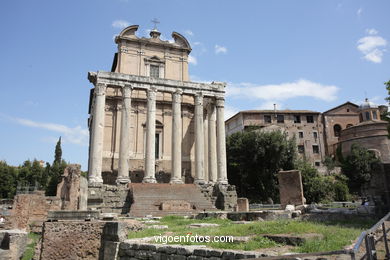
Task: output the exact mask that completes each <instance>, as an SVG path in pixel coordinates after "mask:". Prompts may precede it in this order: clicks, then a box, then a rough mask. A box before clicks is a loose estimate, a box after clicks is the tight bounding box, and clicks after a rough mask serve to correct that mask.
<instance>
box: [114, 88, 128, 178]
mask: <svg viewBox="0 0 390 260" xmlns="http://www.w3.org/2000/svg"><path fill="white" fill-rule="evenodd" d="M130 121H131V87H130V86H124V87H123V88H122V116H121V134H120V146H119V166H118V178H117V182H118V183H128V182H130V178H129V155H130V126H131V125H130V124H131V123H130Z"/></svg>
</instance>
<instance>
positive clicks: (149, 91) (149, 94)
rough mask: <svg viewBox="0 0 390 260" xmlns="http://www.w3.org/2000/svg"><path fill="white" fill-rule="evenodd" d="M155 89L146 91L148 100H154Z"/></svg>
mask: <svg viewBox="0 0 390 260" xmlns="http://www.w3.org/2000/svg"><path fill="white" fill-rule="evenodd" d="M156 94H157V88H154V87H151V88H149V89H148V91H147V96H148V100H156Z"/></svg>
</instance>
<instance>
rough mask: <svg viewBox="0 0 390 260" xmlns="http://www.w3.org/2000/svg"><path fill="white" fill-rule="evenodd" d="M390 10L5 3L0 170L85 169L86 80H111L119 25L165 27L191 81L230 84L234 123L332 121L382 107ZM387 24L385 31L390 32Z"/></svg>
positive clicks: (382, 4)
mask: <svg viewBox="0 0 390 260" xmlns="http://www.w3.org/2000/svg"><path fill="white" fill-rule="evenodd" d="M389 10H390V1H386V0H383V1H368V0H367V1H359V0H349V1H346V0H345V1H343V0H334V1H332V0H318V1H311V0H307V1H293V0H291V1H287V0H286V1H275V0H272V1H271V0H268V1H265V0H263V1H249V0H248V1H228V0H224V1H217V0H215V1H206V0H205V1H199V0H197V1H187V0H175V1H168V0H167V1H152V0H142V1H132V0H111V1H108V0H82V1H70V0H67V1H65V0H57V1H53V0H46V1H43V0H42V1H40V0H25V1H21V0H12V1H11V0H4V1H2V3H1V8H0V33H1V41H0V57H1V59H0V71H1V81H0V97H1V102H0V160H6V161H7V162H8V163H10V164H12V165H18V164H21V163H22V162H23V161H24V160H26V159H34V158H36V159H39V160H44V161H48V162H52V161H53V159H54V146H55V142H56V140H57V139H58V137H59V136H62V138H63V145H62V148H63V157H64V158H65V159H66V160H67V161H69V162H72V163H80V164H82V167H83V170H86V168H87V158H88V155H87V152H88V131H87V118H88V96H89V89H90V88H91V87H92V86H91V84H90V83H89V82H88V80H87V72H88V71H97V70H105V71H109V70H110V69H111V64H112V58H113V55H114V53H115V51H116V45H115V44H114V42H113V37H114V35H116V34H118V33H119V32H120V31H121V29H122V28H123V26H126V25H132V24H138V25H140V28H139V30H138V35H139V36H145V35H147V31H148V29H151V28H152V27H153V24H152V23H151V20H152V19H153V18H157V19H159V20H160V22H161V23H160V24H159V25H158V29H159V30H160V31H161V32H162V35H163V37H164V38H165V39H170V35H171V32H172V31H177V32H179V33H181V34H183V35H184V36H186V37H187V39H188V40H189V42H190V43H191V46H192V48H193V51H192V53H191V64H190V75H191V79H192V80H193V81H213V80H214V81H225V82H227V83H228V87H227V98H226V114H227V117H228V116H231V115H233V114H234V113H235V112H237V111H239V110H244V109H263V108H272V104H273V103H276V104H277V106H278V108H283V109H310V110H316V111H320V112H322V111H325V110H328V109H329V108H332V107H334V106H337V105H339V104H341V103H344V102H346V101H352V102H357V103H359V102H361V101H362V100H364V98H365V97H368V98H370V100H371V101H373V102H375V103H377V104H384V103H385V101H384V100H383V99H384V97H386V95H387V93H386V91H385V87H384V85H383V82H385V81H387V80H390V54H389V41H390V26H389V17H388V11H389ZM386 21H387V22H386Z"/></svg>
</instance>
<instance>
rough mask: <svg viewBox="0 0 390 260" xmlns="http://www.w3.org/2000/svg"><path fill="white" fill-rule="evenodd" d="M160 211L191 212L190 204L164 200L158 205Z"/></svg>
mask: <svg viewBox="0 0 390 260" xmlns="http://www.w3.org/2000/svg"><path fill="white" fill-rule="evenodd" d="M160 208H161V210H162V211H191V210H192V207H191V203H190V202H188V201H185V200H166V201H163V202H162V203H161V205H160Z"/></svg>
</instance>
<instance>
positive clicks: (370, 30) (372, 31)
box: [366, 28, 378, 35]
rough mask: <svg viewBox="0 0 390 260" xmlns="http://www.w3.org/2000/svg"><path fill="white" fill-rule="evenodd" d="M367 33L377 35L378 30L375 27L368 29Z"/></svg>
mask: <svg viewBox="0 0 390 260" xmlns="http://www.w3.org/2000/svg"><path fill="white" fill-rule="evenodd" d="M366 33H367V34H370V35H375V34H378V31H377V30H375V29H374V28H371V29H366Z"/></svg>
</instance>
